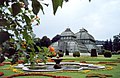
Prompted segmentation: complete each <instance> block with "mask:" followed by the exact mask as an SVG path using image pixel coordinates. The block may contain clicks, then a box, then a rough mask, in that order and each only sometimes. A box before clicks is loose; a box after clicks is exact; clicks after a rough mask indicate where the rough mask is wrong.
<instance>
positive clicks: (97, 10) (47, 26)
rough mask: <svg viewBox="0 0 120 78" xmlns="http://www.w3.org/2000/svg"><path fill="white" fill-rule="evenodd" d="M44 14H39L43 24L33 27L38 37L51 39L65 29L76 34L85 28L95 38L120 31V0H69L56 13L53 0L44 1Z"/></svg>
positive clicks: (109, 35) (108, 35)
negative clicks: (47, 4)
mask: <svg viewBox="0 0 120 78" xmlns="http://www.w3.org/2000/svg"><path fill="white" fill-rule="evenodd" d="M45 1H46V3H49V7H46V6H44V11H45V14H44V15H43V14H42V12H40V13H39V15H38V16H39V17H40V19H41V24H40V25H39V26H34V27H33V29H34V33H35V34H36V36H37V37H40V38H41V37H43V36H44V35H46V36H48V37H49V38H52V37H54V36H55V35H56V34H61V33H62V32H63V31H64V30H65V29H66V28H68V27H69V28H70V29H71V30H72V31H73V32H74V33H76V32H78V31H79V30H80V29H81V28H85V29H86V30H88V32H89V33H90V34H91V35H93V36H94V38H95V39H96V40H106V39H110V38H113V36H114V35H118V34H119V33H120V0H92V1H91V2H90V3H89V1H88V0H69V2H67V3H65V2H64V4H63V7H62V9H61V8H60V7H59V8H58V10H57V13H56V15H53V10H52V3H51V0H45Z"/></svg>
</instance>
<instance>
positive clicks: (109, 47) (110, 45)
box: [108, 39, 113, 52]
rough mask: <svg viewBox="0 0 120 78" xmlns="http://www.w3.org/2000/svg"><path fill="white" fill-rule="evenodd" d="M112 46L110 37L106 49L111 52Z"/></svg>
mask: <svg viewBox="0 0 120 78" xmlns="http://www.w3.org/2000/svg"><path fill="white" fill-rule="evenodd" d="M112 47H113V44H112V40H111V39H110V41H109V42H108V49H109V51H111V52H112V51H113V49H112Z"/></svg>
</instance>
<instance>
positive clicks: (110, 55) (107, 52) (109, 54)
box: [104, 50, 112, 58]
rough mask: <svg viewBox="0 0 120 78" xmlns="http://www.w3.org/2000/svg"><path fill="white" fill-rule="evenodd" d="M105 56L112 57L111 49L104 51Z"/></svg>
mask: <svg viewBox="0 0 120 78" xmlns="http://www.w3.org/2000/svg"><path fill="white" fill-rule="evenodd" d="M104 57H108V58H110V57H112V53H111V52H110V51H108V50H106V51H105V52H104Z"/></svg>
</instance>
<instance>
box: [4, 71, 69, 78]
mask: <svg viewBox="0 0 120 78" xmlns="http://www.w3.org/2000/svg"><path fill="white" fill-rule="evenodd" d="M19 76H47V77H52V78H71V77H68V76H56V75H51V74H43V73H39V72H32V73H21V74H14V75H11V76H6V77H3V78H14V77H19Z"/></svg>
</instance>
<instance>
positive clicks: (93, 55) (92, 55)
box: [91, 49, 97, 57]
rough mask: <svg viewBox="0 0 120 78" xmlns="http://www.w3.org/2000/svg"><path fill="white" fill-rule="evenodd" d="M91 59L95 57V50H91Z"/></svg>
mask: <svg viewBox="0 0 120 78" xmlns="http://www.w3.org/2000/svg"><path fill="white" fill-rule="evenodd" d="M91 57H97V52H96V49H91Z"/></svg>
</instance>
